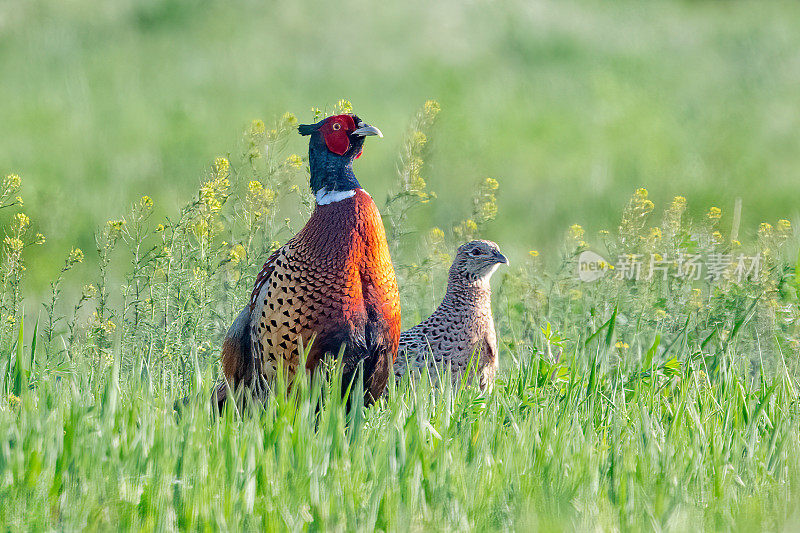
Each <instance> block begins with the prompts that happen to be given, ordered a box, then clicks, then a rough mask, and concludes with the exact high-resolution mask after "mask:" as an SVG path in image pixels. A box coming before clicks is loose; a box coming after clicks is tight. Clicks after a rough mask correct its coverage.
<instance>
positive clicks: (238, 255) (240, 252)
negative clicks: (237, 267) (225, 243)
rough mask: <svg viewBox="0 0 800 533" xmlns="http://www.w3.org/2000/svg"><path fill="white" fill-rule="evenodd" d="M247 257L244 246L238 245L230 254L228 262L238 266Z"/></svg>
mask: <svg viewBox="0 0 800 533" xmlns="http://www.w3.org/2000/svg"><path fill="white" fill-rule="evenodd" d="M246 255H247V251H246V250H245V249H244V246H242V245H241V244H237V245H235V246H234V247H233V248H231V249H230V251H229V252H228V260H229V261H230V262H231V263H234V264H236V263H239V262H241V261H243V260H244V258H245V256H246Z"/></svg>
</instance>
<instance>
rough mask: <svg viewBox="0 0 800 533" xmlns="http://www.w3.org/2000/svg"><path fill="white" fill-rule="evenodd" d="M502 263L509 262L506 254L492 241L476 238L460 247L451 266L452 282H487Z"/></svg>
mask: <svg viewBox="0 0 800 533" xmlns="http://www.w3.org/2000/svg"><path fill="white" fill-rule="evenodd" d="M500 264H506V265H507V264H508V259H506V256H504V255H503V254H501V253H500V248H499V247H498V246H497V244H496V243H494V242H492V241H482V240H475V241H470V242H468V243H465V244H462V245H461V246H459V247H458V251H457V252H456V258H455V260H454V261H453V266H451V267H450V282H451V283H452V282H459V283H463V282H466V283H468V284H474V283H476V282H477V283H479V284H487V285H488V283H489V278H491V277H492V274H494V271H495V270H497V267H498V266H499V265H500Z"/></svg>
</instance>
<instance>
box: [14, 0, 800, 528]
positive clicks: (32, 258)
mask: <svg viewBox="0 0 800 533" xmlns="http://www.w3.org/2000/svg"><path fill="white" fill-rule="evenodd" d="M798 11H800V8H798V6H797V5H795V4H789V3H777V2H776V3H757V4H756V3H752V2H673V1H654V2H648V3H640V2H626V1H621V2H599V1H598V2H592V1H581V2H512V1H501V2H491V3H482V2H476V3H467V4H462V3H456V2H443V3H437V4H435V5H427V4H424V3H421V2H420V3H413V2H412V3H405V4H404V7H402V8H400V7H390V6H385V5H378V4H373V3H366V2H345V3H344V4H341V3H339V4H337V6H336V7H333V6H332V5H331V6H323V5H319V6H313V7H312V6H311V5H305V4H297V3H292V4H288V3H287V4H277V3H275V4H269V5H264V4H260V3H255V2H246V1H241V2H234V3H225V4H223V3H218V2H213V1H203V0H188V1H183V2H179V1H150V0H148V1H144V2H123V1H118V2H109V3H105V4H103V5H102V6H101V5H97V4H95V3H90V2H86V1H84V0H74V1H72V2H66V3H63V2H62V3H57V4H52V3H49V2H37V1H33V2H27V3H25V4H24V5H21V4H16V3H13V4H12V3H7V4H0V64H2V65H3V67H4V69H3V73H4V79H3V83H2V84H0V124H2V125H3V126H4V127H3V128H0V139H2V146H3V149H2V150H0V176H5V175H8V176H7V177H6V178H5V179H3V180H2V183H0V224H2V225H3V231H4V233H5V235H4V237H5V238H4V240H3V242H2V244H0V247H2V254H0V282H1V283H0V524H3V525H4V526H5V527H6V528H7V529H9V530H43V529H54V530H77V529H85V530H109V529H119V528H124V529H133V528H136V529H141V530H146V531H150V530H159V531H161V530H176V529H181V530H214V529H225V530H252V529H257V528H263V529H268V530H273V529H279V530H283V529H287V530H288V529H290V530H328V529H334V530H364V531H369V530H376V529H380V530H387V531H405V530H409V529H410V530H467V529H476V530H506V529H515V530H535V529H538V530H544V531H573V530H584V531H585V530H602V531H607V530H626V531H640V530H671V531H697V530H699V529H703V530H740V531H754V530H772V531H788V530H793V529H796V528H798V525H799V524H800V507H799V506H798V503H800V498H798V496H799V494H800V493H798V489H799V488H800V486H799V485H798V483H800V478H798V475H797V472H798V471H799V470H798V468H800V431H798V422H800V420H798V416H800V411H798V386H799V384H798V381H797V378H798V375H799V374H798V371H799V370H800V367H799V366H798V365H799V364H800V359H798V354H799V353H800V299H799V298H798V291H800V283H798V281H797V279H796V277H795V269H796V266H797V264H798V262H799V261H798V242H797V237H796V234H795V229H794V228H795V226H796V225H797V220H796V219H797V208H796V201H795V196H796V195H794V194H793V193H794V191H795V190H796V189H797V187H796V185H794V181H795V178H796V176H795V175H796V173H797V168H800V167H799V166H798V163H800V155H798V154H800V150H798V148H800V147H799V146H798V139H797V136H796V135H795V132H796V131H797V130H798V115H797V114H796V113H795V108H796V106H797V104H798V103H800V102H798V95H797V91H796V87H797V84H798V81H800V79H799V78H800V56H799V55H798V54H799V53H800V52H798V50H800V47H799V46H798V45H800V31H797V30H798V29H800V28H798V26H800V17H798V16H797V15H798V14H799V13H798ZM342 97H347V98H349V99H350V100H351V102H352V106H353V108H354V109H355V111H356V112H357V113H359V114H360V115H362V116H363V117H364V118H365V119H368V120H369V121H370V122H371V123H374V124H376V125H378V126H379V127H380V128H381V129H382V130H383V132H384V134H385V138H384V139H383V140H381V141H378V140H373V139H370V140H369V142H368V144H367V147H366V150H365V157H363V158H361V159H360V160H359V162H358V164H357V168H356V172H357V174H358V176H359V179H360V180H361V182H362V184H364V186H365V187H366V188H367V189H368V190H369V191H370V192H371V193H372V195H373V197H374V198H375V199H376V203H377V204H378V206H379V208H380V209H381V211H382V214H383V217H384V222H385V225H386V228H387V234H388V236H389V241H390V248H391V251H392V258H393V261H394V264H395V268H396V271H397V274H398V282H399V286H400V293H401V304H402V310H403V325H404V327H409V326H412V325H414V324H416V323H417V322H418V321H419V320H420V319H421V318H423V317H425V316H426V315H427V314H428V313H430V312H431V310H432V309H433V308H434V307H435V305H436V304H437V303H438V301H439V299H440V298H441V296H442V293H443V290H444V279H445V274H446V270H447V268H448V266H449V262H450V260H451V257H452V253H453V251H454V249H455V247H456V246H457V245H458V244H459V243H461V242H463V241H465V240H467V239H470V238H475V237H483V238H491V239H493V240H496V241H497V242H498V243H499V245H500V247H501V249H502V250H503V251H504V252H506V253H507V255H509V256H510V259H511V266H510V267H507V268H506V267H504V268H503V269H502V270H500V271H499V272H498V273H497V274H495V277H494V280H493V287H494V297H493V303H494V314H495V322H496V325H497V331H498V339H499V343H500V358H501V369H500V373H499V378H498V382H497V383H496V385H495V387H494V389H493V390H492V391H491V392H487V393H481V392H480V391H478V390H476V389H475V388H471V387H466V388H461V389H456V390H451V389H449V388H446V389H444V390H436V389H432V388H431V387H430V386H429V385H428V383H427V382H426V381H425V380H423V381H422V382H421V383H409V382H408V381H402V382H400V383H397V384H392V385H391V387H390V390H389V391H388V393H387V395H386V396H385V397H384V398H383V399H382V400H381V401H380V402H379V403H378V404H377V405H375V406H373V407H370V408H369V409H364V408H361V406H356V407H355V408H354V409H351V410H350V411H347V410H346V409H344V408H343V406H342V404H341V401H340V399H339V398H338V396H337V395H336V394H331V392H330V391H337V390H339V385H338V384H337V383H336V380H337V379H339V378H338V377H337V376H338V374H337V369H336V368H335V367H334V368H332V369H331V372H330V375H328V376H326V377H325V378H323V377H322V376H319V375H317V376H314V377H313V379H310V378H305V379H303V378H298V382H297V383H296V384H295V387H294V389H293V393H292V394H290V395H287V394H280V393H279V394H275V395H273V396H271V397H270V398H269V399H268V400H267V403H266V406H265V408H260V407H259V408H258V409H256V410H255V411H254V412H239V411H236V410H228V411H226V412H225V413H223V415H222V416H221V417H219V418H217V417H214V416H212V414H211V413H210V411H209V404H208V402H206V401H205V400H206V398H208V397H209V395H210V389H211V387H212V386H213V384H214V383H215V380H216V379H217V377H218V375H219V368H218V367H219V365H218V362H217V359H218V354H219V345H220V340H221V335H222V333H223V332H224V331H225V329H226V327H227V326H228V325H229V324H230V322H231V320H232V318H233V317H234V316H235V315H236V313H237V311H238V310H239V309H240V308H241V306H242V305H243V302H244V301H245V300H246V299H247V298H248V296H249V291H250V289H251V287H252V283H253V279H254V276H255V274H256V273H257V272H258V271H259V269H260V268H261V265H262V263H263V261H264V258H265V257H266V256H267V254H268V253H269V252H270V251H271V250H273V249H274V248H275V247H276V246H278V245H280V244H281V243H283V242H285V241H286V240H287V239H288V238H289V237H290V236H291V235H292V234H293V233H294V232H295V231H296V230H297V229H298V228H299V227H300V225H301V224H302V223H303V221H304V220H305V218H306V217H307V216H308V214H309V213H310V210H311V207H312V199H311V198H310V195H308V194H307V190H308V189H307V180H308V178H307V169H306V161H305V159H304V158H305V153H306V148H305V146H304V143H305V141H304V140H303V139H302V138H300V137H299V136H297V135H296V133H295V128H296V124H297V122H298V121H300V122H308V121H311V120H313V119H314V112H313V111H312V110H311V109H310V108H311V107H312V106H313V107H319V108H321V112H322V113H329V112H333V111H337V110H346V109H347V108H348V106H349V105H350V104H349V103H348V102H339V99H340V98H342ZM287 109H288V110H290V111H293V112H294V113H295V114H293V113H292V112H286V110H287ZM297 154H299V156H298V155H297ZM18 196H21V197H22V199H23V200H24V205H22V204H21V203H20V201H19V200H18V199H17V197H18ZM737 198H739V199H741V207H742V208H741V210H739V209H738V208H736V207H735V206H736V205H737V204H736V199H737ZM298 206H299V209H298ZM40 234H41V235H40ZM588 250H591V251H594V252H598V253H600V254H601V255H602V256H603V258H607V260H608V261H611V262H614V263H616V267H617V268H616V269H615V270H614V271H609V272H606V275H605V276H603V277H602V278H601V279H599V280H597V281H594V282H587V281H582V280H581V279H580V278H579V276H578V275H577V272H578V269H579V268H580V266H579V263H580V259H579V258H580V257H582V256H581V254H582V252H585V251H588ZM690 256H692V257H693V256H696V257H698V258H700V259H701V260H702V263H703V266H704V267H705V268H706V270H704V271H703V275H701V276H699V279H692V277H691V276H689V275H688V274H686V272H683V273H682V274H681V272H682V270H681V269H684V268H686V266H685V263H684V260H685V259H686V258H687V257H690ZM635 257H640V258H648V259H652V258H658V260H659V261H662V260H663V261H664V264H665V265H667V266H668V268H669V269H670V270H669V275H668V276H665V277H662V276H661V275H660V272H659V273H656V271H655V270H654V267H653V266H652V265H654V264H655V263H650V264H648V263H647V262H646V261H645V262H644V263H643V264H642V267H641V272H640V273H641V274H642V275H641V276H638V277H635V276H626V275H625V273H626V270H625V269H624V268H623V265H624V261H625V260H626V259H628V260H632V258H635ZM743 257H748V258H750V259H752V258H758V260H759V261H760V263H759V268H758V269H756V270H755V271H750V272H749V274H748V275H744V276H742V275H741V274H742V273H741V272H740V271H739V270H738V269H739V267H740V266H741V264H742V263H740V264H738V265H737V260H741V258H743ZM737 258H740V259H737ZM714 262H716V264H717V265H718V266H719V265H722V266H721V269H720V270H719V272H718V273H719V276H716V277H707V276H706V274H707V273H708V272H709V271H708V270H707V269H708V268H710V265H711V264H712V263H714ZM751 266H752V263H751ZM754 273H755V274H757V275H754ZM650 274H654V275H653V276H650ZM444 381H445V382H449V380H444ZM277 389H278V390H285V387H281V386H280V385H279V386H278V387H277ZM185 396H186V397H188V398H189V401H188V403H187V404H186V405H185V407H182V408H178V410H177V411H176V410H175V405H176V404H175V400H176V399H181V398H183V397H185ZM355 396H356V397H359V396H360V394H356V395H355Z"/></svg>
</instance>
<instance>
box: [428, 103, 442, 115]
mask: <svg viewBox="0 0 800 533" xmlns="http://www.w3.org/2000/svg"><path fill="white" fill-rule="evenodd" d="M441 110H442V108H441V106H439V102H437V101H436V100H428V101H427V102H425V107H424V112H425V114H426V115H428V117H429V118H433V117H435V116H436V115H438V114H439V111H441Z"/></svg>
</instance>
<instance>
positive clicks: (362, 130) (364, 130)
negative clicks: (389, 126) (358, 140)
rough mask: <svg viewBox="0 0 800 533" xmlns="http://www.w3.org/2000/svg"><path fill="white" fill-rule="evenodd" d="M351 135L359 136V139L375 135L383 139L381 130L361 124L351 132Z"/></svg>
mask: <svg viewBox="0 0 800 533" xmlns="http://www.w3.org/2000/svg"><path fill="white" fill-rule="evenodd" d="M353 135H360V136H361V137H366V136H367V135H377V136H378V137H383V133H381V130H379V129H378V128H376V127H375V126H370V125H369V124H364V123H363V122H359V123H358V128H357V129H356V130H355V131H354V132H353Z"/></svg>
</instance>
